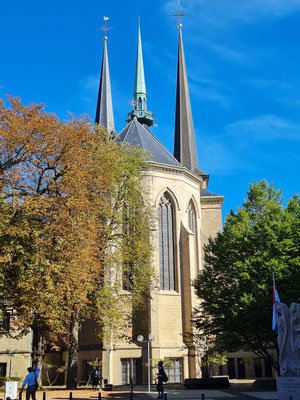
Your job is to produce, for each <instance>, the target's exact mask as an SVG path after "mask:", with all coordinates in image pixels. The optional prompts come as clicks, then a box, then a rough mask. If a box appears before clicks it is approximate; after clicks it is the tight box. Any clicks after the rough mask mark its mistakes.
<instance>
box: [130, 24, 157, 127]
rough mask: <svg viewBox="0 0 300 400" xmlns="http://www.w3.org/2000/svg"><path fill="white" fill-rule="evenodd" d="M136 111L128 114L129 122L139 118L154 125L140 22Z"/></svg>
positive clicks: (135, 94) (135, 95)
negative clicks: (146, 80)
mask: <svg viewBox="0 0 300 400" xmlns="http://www.w3.org/2000/svg"><path fill="white" fill-rule="evenodd" d="M133 103H134V110H133V111H131V112H130V113H128V122H129V121H131V119H132V118H134V117H137V119H138V121H139V122H140V123H141V124H145V125H147V126H151V125H153V114H152V112H151V111H148V110H147V93H146V83H145V73H144V62H143V52H142V39H141V29H140V22H139V31H138V43H137V52H136V66H135V80H134V90H133Z"/></svg>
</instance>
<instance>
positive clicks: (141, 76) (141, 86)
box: [133, 22, 146, 98]
mask: <svg viewBox="0 0 300 400" xmlns="http://www.w3.org/2000/svg"><path fill="white" fill-rule="evenodd" d="M137 94H144V95H146V83H145V73H144V61H143V51H142V39H141V28H140V22H139V30H138V43H137V51H136V65H135V80H134V90H133V96H134V98H135V97H136V96H137Z"/></svg>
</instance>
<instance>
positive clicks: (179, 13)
mask: <svg viewBox="0 0 300 400" xmlns="http://www.w3.org/2000/svg"><path fill="white" fill-rule="evenodd" d="M186 15H190V14H184V13H183V12H182V11H181V10H180V0H178V11H177V13H176V14H170V15H169V16H170V17H175V18H176V19H177V20H178V21H179V24H178V28H181V27H182V25H181V20H182V18H183V17H185V16H186Z"/></svg>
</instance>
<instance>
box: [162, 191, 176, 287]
mask: <svg viewBox="0 0 300 400" xmlns="http://www.w3.org/2000/svg"><path fill="white" fill-rule="evenodd" d="M159 267H160V289H161V290H175V261H174V211H173V205H172V203H171V201H170V199H169V197H168V196H167V194H166V193H165V194H164V195H163V196H162V197H161V199H160V202H159Z"/></svg>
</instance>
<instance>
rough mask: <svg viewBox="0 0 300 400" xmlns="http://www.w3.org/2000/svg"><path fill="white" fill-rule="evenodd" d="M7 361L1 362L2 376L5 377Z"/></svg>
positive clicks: (0, 376)
mask: <svg viewBox="0 0 300 400" xmlns="http://www.w3.org/2000/svg"><path fill="white" fill-rule="evenodd" d="M6 367H7V364H6V363H0V378H3V377H5V376H6Z"/></svg>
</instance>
